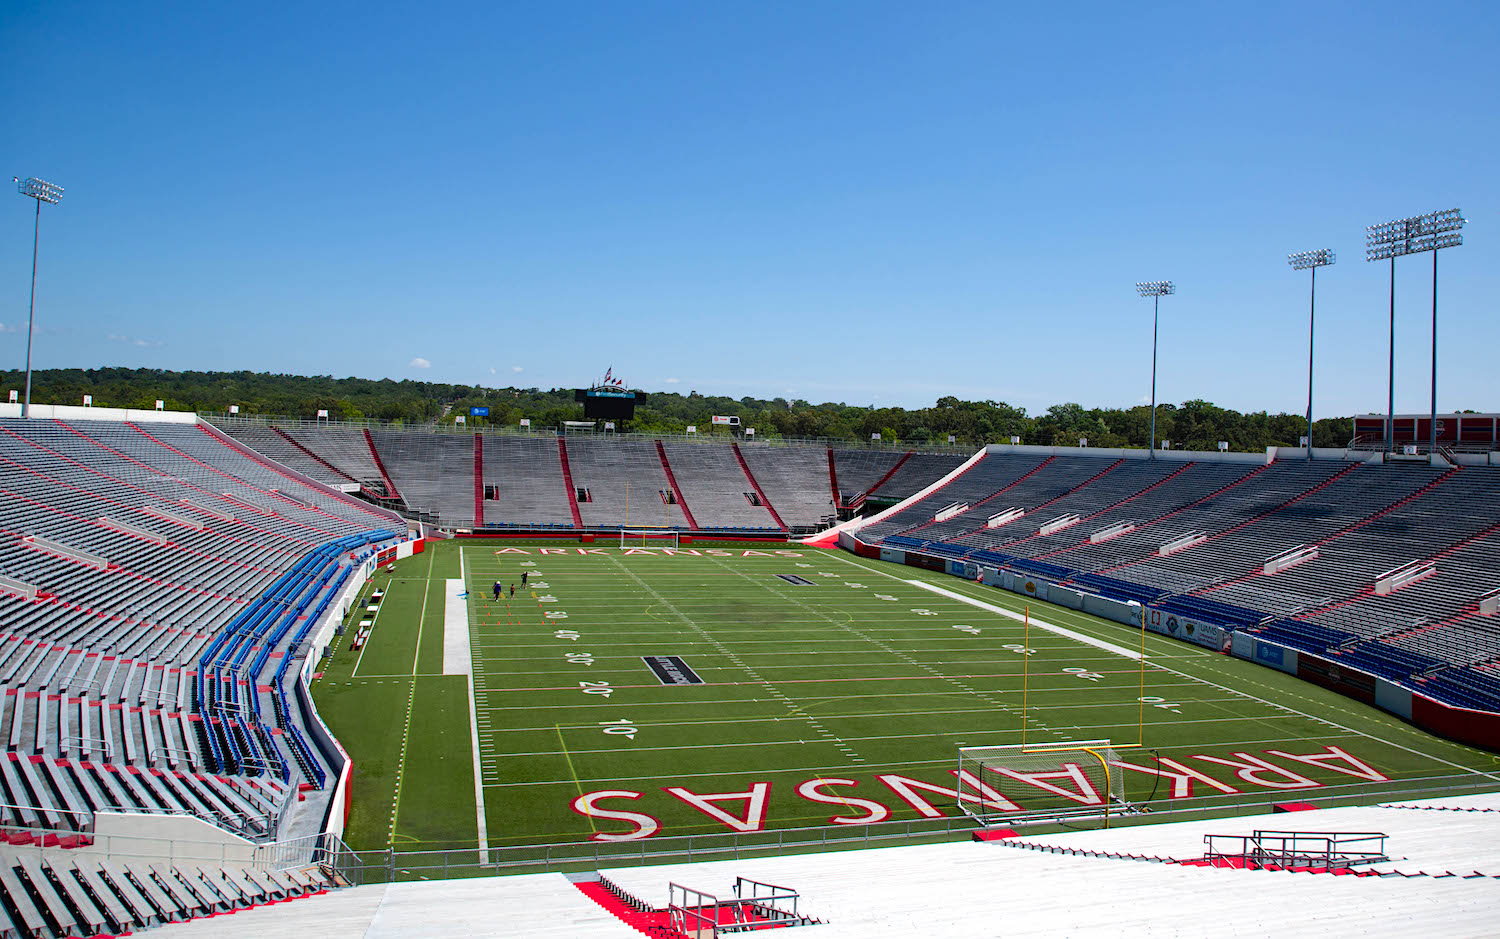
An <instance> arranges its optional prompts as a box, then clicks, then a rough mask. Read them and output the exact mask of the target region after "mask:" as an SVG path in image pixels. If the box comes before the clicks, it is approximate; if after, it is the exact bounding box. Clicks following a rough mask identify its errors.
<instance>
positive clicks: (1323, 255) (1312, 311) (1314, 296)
mask: <svg viewBox="0 0 1500 939" xmlns="http://www.w3.org/2000/svg"><path fill="white" fill-rule="evenodd" d="M1286 260H1287V263H1288V264H1290V265H1291V266H1292V270H1294V271H1308V270H1310V271H1312V287H1311V291H1310V293H1309V296H1308V301H1307V459H1308V462H1311V461H1312V458H1313V452H1312V448H1313V433H1312V428H1313V420H1312V399H1313V327H1314V325H1315V323H1316V322H1317V312H1318V268H1320V267H1328V266H1329V265H1331V264H1333V261H1334V256H1333V249H1332V248H1319V249H1318V250H1316V251H1298V252H1297V253H1296V254H1289V255H1287V256H1286Z"/></svg>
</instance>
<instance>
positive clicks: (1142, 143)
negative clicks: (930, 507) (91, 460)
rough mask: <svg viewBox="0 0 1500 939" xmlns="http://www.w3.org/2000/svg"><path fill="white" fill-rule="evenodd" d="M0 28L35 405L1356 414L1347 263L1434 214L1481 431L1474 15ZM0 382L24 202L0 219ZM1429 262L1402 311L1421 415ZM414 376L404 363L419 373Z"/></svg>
mask: <svg viewBox="0 0 1500 939" xmlns="http://www.w3.org/2000/svg"><path fill="white" fill-rule="evenodd" d="M248 9H250V7H249V6H247V5H245V4H149V5H146V4H143V5H134V4H97V3H96V4H74V3H66V2H56V0H52V2H47V3H45V4H43V3H32V2H16V0H13V2H12V3H11V4H10V5H9V6H8V8H7V13H6V15H5V16H4V17H3V19H0V87H3V88H4V89H5V91H6V92H7V93H6V95H5V97H6V99H7V106H6V107H5V108H4V109H3V112H0V156H3V158H4V159H3V163H4V166H3V167H0V169H6V170H8V171H9V172H10V173H14V174H19V175H21V176H27V175H36V176H42V177H45V178H50V179H53V180H54V181H56V182H58V183H60V184H61V185H63V186H65V187H67V194H66V196H65V198H64V201H63V203H62V204H61V205H60V206H56V207H46V208H45V210H44V212H43V216H44V217H43V219H42V244H41V271H40V281H39V295H38V321H39V323H40V324H43V325H44V327H45V329H44V331H43V332H42V333H41V334H40V335H39V336H38V340H37V347H36V364H37V366H38V367H48V366H76V367H89V366H97V365H129V366H152V367H163V368H175V369H183V368H201V369H241V368H244V369H252V370H256V371H273V372H292V373H312V374H334V375H361V376H372V377H378V376H389V377H393V378H421V379H428V380H443V381H455V382H476V383H481V384H486V385H496V386H503V385H508V384H512V383H515V384H521V385H527V386H530V385H536V386H541V387H553V386H576V385H578V384H580V383H583V382H586V381H587V380H589V379H590V378H592V377H594V376H596V375H598V374H599V373H601V372H603V370H604V368H605V367H606V366H608V365H613V366H614V367H615V369H616V371H617V372H618V373H622V374H624V376H625V377H626V378H627V379H628V380H630V382H631V383H632V384H634V385H638V386H640V387H644V388H647V389H659V390H681V391H686V390H689V389H696V390H698V391H701V392H704V393H708V394H728V395H733V396H736V397H738V396H743V395H753V396H757V397H773V396H778V395H786V396H795V397H801V398H807V399H809V400H812V401H824V400H843V401H848V402H850V403H859V404H868V403H872V402H873V403H881V404H900V405H904V406H920V405H923V404H929V403H931V402H932V401H934V400H935V399H936V398H938V397H939V396H942V395H946V394H953V395H957V396H959V397H964V398H996V399H1003V400H1007V401H1010V402H1011V403H1013V404H1018V405H1021V406H1024V407H1026V408H1027V409H1028V410H1030V411H1033V412H1036V411H1040V410H1043V409H1045V407H1046V406H1048V405H1050V404H1054V403H1058V402H1062V401H1078V402H1081V403H1083V404H1085V405H1088V406H1093V405H1128V404H1132V403H1135V402H1137V401H1141V400H1143V399H1144V397H1145V396H1146V394H1147V393H1148V391H1149V375H1150V354H1151V345H1150V343H1151V338H1150V336H1151V334H1150V327H1151V322H1150V305H1149V302H1148V301H1145V300H1140V299H1138V298H1136V296H1135V293H1134V290H1133V289H1132V285H1133V283H1134V282H1135V281H1137V280H1155V279H1172V280H1174V281H1176V282H1177V284H1178V290H1179V292H1178V295H1177V296H1175V297H1170V298H1167V299H1166V300H1165V301H1164V302H1163V305H1162V338H1161V343H1160V362H1161V377H1160V381H1159V397H1160V399H1161V400H1163V401H1181V400H1185V399H1188V398H1194V397H1201V398H1207V399H1209V400H1212V401H1214V402H1216V403H1219V404H1221V405H1224V406H1228V407H1234V408H1238V409H1253V410H1258V409H1262V408H1266V409H1271V410H1288V411H1291V412H1294V413H1295V412H1299V411H1301V410H1302V408H1303V407H1304V402H1305V396H1306V380H1307V379H1306V356H1307V345H1306V343H1307V276H1306V274H1305V273H1293V272H1291V271H1290V270H1289V269H1288V267H1287V264H1286V254H1287V253H1288V252H1290V251H1296V250H1303V249H1309V248H1319V247H1332V248H1334V249H1335V250H1336V251H1337V252H1338V254H1339V263H1338V264H1337V265H1336V266H1335V267H1333V268H1332V269H1325V271H1324V272H1323V273H1322V276H1320V277H1319V293H1318V301H1319V316H1318V325H1319V330H1318V386H1319V387H1318V396H1317V405H1316V410H1317V413H1318V414H1319V415H1332V414H1348V413H1353V412H1356V411H1358V412H1364V411H1374V410H1378V409H1382V408H1383V406H1384V403H1385V397H1386V368H1385V363H1386V341H1387V340H1386V333H1387V290H1388V284H1387V279H1386V273H1387V271H1386V268H1385V266H1384V265H1382V264H1368V263H1366V262H1365V261H1364V251H1363V238H1364V227H1365V226H1367V225H1369V224H1372V223H1374V222H1378V221H1383V220H1385V219H1387V218H1391V217H1397V216H1404V215H1412V214H1417V213H1421V212H1426V211H1431V210H1434V209H1443V208H1451V207H1455V206H1457V207H1461V208H1463V209H1464V211H1465V214H1466V216H1467V217H1468V219H1469V226H1468V228H1467V229H1466V231H1465V239H1466V242H1467V243H1466V244H1465V245H1464V246H1463V247H1461V248H1458V249H1454V250H1448V251H1445V252H1443V254H1442V257H1441V259H1440V265H1441V266H1440V282H1439V288H1440V291H1441V293H1440V298H1439V299H1440V327H1441V336H1440V344H1439V349H1440V365H1441V375H1440V388H1439V401H1438V404H1439V407H1440V408H1442V409H1452V408H1473V409H1479V410H1491V411H1494V410H1500V382H1497V381H1496V379H1495V374H1494V372H1495V368H1494V362H1495V350H1496V349H1497V348H1500V326H1497V317H1496V316H1495V298H1496V296H1497V287H1500V274H1497V271H1500V265H1497V264H1496V260H1497V257H1500V255H1497V248H1496V245H1497V243H1500V242H1497V240H1496V237H1495V235H1494V231H1495V219H1496V214H1497V213H1496V210H1497V208H1500V180H1497V174H1496V172H1495V167H1496V161H1495V154H1496V153H1497V152H1500V132H1497V115H1500V108H1497V106H1496V103H1495V93H1496V90H1497V89H1500V66H1497V61H1500V57H1497V56H1496V55H1495V49H1497V48H1500V28H1497V24H1500V12H1497V9H1500V8H1497V7H1496V6H1495V5H1494V4H1481V3H1443V4H1412V3H1403V4H1399V5H1398V4H1384V3H1321V4H1305V3H1296V4H1285V5H1281V4H1274V3H1263V4H1235V5H1230V4H1202V3H1196V4H1183V5H1147V6H1146V7H1144V8H1142V7H1140V6H1139V5H1133V4H1118V3H1108V4H1072V5H1062V4H1035V5H1028V6H1027V7H1022V6H1020V5H1015V6H1011V5H1005V4H995V3H976V4H962V3H951V4H913V3H868V4H853V3H818V2H798V3H757V4H750V3H708V4H704V3H680V4H669V3H650V2H646V3H641V2H636V3H630V4H625V3H614V2H611V3H597V4H594V3H578V4H497V3H479V4H473V5H437V4H423V5H412V6H407V7H400V6H395V5H386V4H371V3H364V4H354V3H349V4H342V5H318V4H305V5H298V6H297V7H295V8H282V9H279V10H277V9H272V10H267V11H265V12H257V13H255V14H253V15H248V14H247V13H246V12H245V11H246V10H248ZM0 205H4V206H6V207H7V208H6V209H5V211H4V214H3V215H0V219H3V220H4V224H3V225H0V324H3V326H0V361H4V362H5V364H6V365H7V366H8V367H19V366H20V365H21V364H22V362H23V359H24V350H25V317H26V303H27V291H28V287H29V273H30V271H29V265H30V261H31V258H30V251H31V235H32V224H31V223H32V203H31V202H30V200H26V199H23V198H22V197H20V196H19V195H12V196H10V197H9V198H8V199H7V200H5V201H3V202H0ZM1430 260H1431V256H1430V255H1423V256H1419V257H1416V258H1408V259H1405V260H1403V261H1402V262H1400V263H1399V265H1398V273H1397V317H1398V321H1397V330H1398V340H1399V344H1398V353H1397V365H1398V373H1397V408H1398V409H1399V410H1403V411H1424V412H1425V411H1426V409H1427V406H1428V392H1427V388H1428V369H1429V363H1430V359H1429V356H1430V351H1431V346H1430V329H1431V325H1430V303H1431V268H1430ZM423 362H425V363H428V364H427V365H426V367H422V365H421V363H423Z"/></svg>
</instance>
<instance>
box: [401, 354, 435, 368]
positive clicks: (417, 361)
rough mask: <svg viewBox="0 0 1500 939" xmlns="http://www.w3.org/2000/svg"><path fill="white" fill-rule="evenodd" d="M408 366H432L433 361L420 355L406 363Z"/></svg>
mask: <svg viewBox="0 0 1500 939" xmlns="http://www.w3.org/2000/svg"><path fill="white" fill-rule="evenodd" d="M406 367H407V368H432V363H431V362H429V361H427V360H426V359H424V358H422V357H421V356H420V355H419V356H417V357H416V358H414V359H412V360H411V361H410V362H407V363H406Z"/></svg>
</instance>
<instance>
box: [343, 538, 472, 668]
mask: <svg viewBox="0 0 1500 939" xmlns="http://www.w3.org/2000/svg"><path fill="white" fill-rule="evenodd" d="M463 550H464V549H463V548H459V549H458V552H459V559H458V562H459V566H460V568H461V567H462V566H463ZM436 557H437V552H436V551H433V552H431V553H430V554H428V555H427V583H426V584H424V585H423V586H422V612H421V613H420V614H419V615H418V616H417V646H416V648H415V649H412V650H411V673H412V674H413V675H415V674H416V673H417V660H418V659H420V658H421V657H422V624H423V622H424V621H425V620H426V619H427V595H428V594H430V593H431V592H432V562H433V560H434V559H436ZM380 605H381V606H385V604H384V603H382V604H380ZM375 615H376V616H379V615H380V614H379V613H377V614H375ZM365 645H369V642H368V641H367V642H366V643H365Z"/></svg>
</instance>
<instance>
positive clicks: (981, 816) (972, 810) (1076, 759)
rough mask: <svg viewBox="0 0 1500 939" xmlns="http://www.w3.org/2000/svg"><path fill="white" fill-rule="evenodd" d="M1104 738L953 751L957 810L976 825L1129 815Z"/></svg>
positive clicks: (1121, 782) (1115, 746)
mask: <svg viewBox="0 0 1500 939" xmlns="http://www.w3.org/2000/svg"><path fill="white" fill-rule="evenodd" d="M1137 746H1139V745H1138V744H1111V743H1110V741H1108V740H1067V741H1057V742H1053V743H1032V744H1019V743H1015V744H1001V745H997V746H988V747H959V748H958V784H957V790H956V791H957V793H958V808H959V810H960V811H962V812H963V813H964V814H965V815H967V816H969V817H970V818H972V819H974V820H975V821H977V822H979V823H980V824H982V825H986V826H989V825H999V824H1005V823H1011V824H1013V823H1015V822H1017V821H1020V820H1025V821H1028V822H1039V821H1048V820H1054V819H1055V820H1059V821H1063V820H1099V821H1102V822H1103V827H1105V828H1108V827H1109V820H1110V818H1111V816H1112V815H1120V814H1126V813H1130V812H1133V811H1135V809H1134V808H1133V807H1132V806H1131V804H1130V803H1129V802H1128V801H1127V800H1126V798H1125V785H1124V774H1123V773H1120V772H1117V771H1116V764H1117V763H1118V762H1119V756H1118V755H1117V754H1116V753H1115V750H1116V749H1133V748H1135V747H1137Z"/></svg>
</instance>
